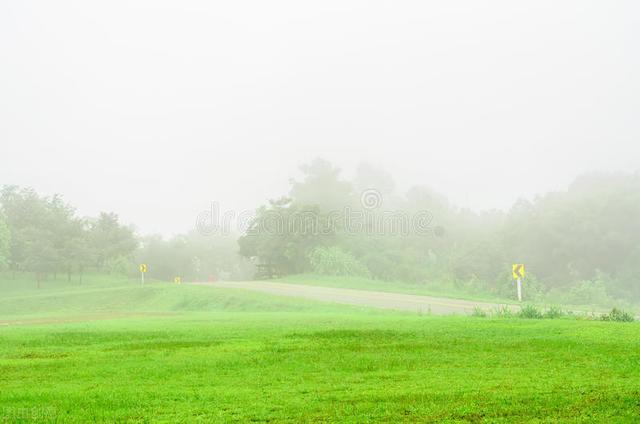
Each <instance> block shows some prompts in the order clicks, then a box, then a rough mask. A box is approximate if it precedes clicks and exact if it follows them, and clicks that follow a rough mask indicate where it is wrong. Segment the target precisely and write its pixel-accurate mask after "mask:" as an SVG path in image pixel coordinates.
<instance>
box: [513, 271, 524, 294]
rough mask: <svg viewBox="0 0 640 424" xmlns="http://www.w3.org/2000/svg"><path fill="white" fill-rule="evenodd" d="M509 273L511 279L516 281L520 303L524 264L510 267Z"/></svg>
mask: <svg viewBox="0 0 640 424" xmlns="http://www.w3.org/2000/svg"><path fill="white" fill-rule="evenodd" d="M511 273H512V274H513V279H514V280H516V283H517V285H518V302H522V279H523V278H524V264H513V265H511Z"/></svg>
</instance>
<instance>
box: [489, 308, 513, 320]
mask: <svg viewBox="0 0 640 424" xmlns="http://www.w3.org/2000/svg"><path fill="white" fill-rule="evenodd" d="M493 316H495V317H497V318H512V317H513V312H512V311H511V309H509V307H508V306H501V307H499V308H496V309H494V310H493Z"/></svg>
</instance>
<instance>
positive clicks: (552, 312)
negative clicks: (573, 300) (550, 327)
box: [544, 306, 565, 319]
mask: <svg viewBox="0 0 640 424" xmlns="http://www.w3.org/2000/svg"><path fill="white" fill-rule="evenodd" d="M564 315H565V313H564V311H563V310H562V309H560V307H558V306H551V307H549V309H547V310H546V311H545V313H544V318H548V319H557V318H561V317H562V316H564Z"/></svg>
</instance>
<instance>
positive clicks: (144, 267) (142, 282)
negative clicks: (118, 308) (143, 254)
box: [140, 264, 147, 287]
mask: <svg viewBox="0 0 640 424" xmlns="http://www.w3.org/2000/svg"><path fill="white" fill-rule="evenodd" d="M146 272H147V264H140V284H142V287H144V274H145V273H146Z"/></svg>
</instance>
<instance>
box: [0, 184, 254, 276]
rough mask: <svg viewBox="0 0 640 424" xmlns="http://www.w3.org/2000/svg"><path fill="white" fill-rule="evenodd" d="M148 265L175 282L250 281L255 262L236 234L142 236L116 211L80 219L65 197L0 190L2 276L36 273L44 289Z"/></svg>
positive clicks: (154, 272) (127, 272) (17, 189)
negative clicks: (49, 283) (49, 282)
mask: <svg viewBox="0 0 640 424" xmlns="http://www.w3.org/2000/svg"><path fill="white" fill-rule="evenodd" d="M140 263H146V264H147V265H148V275H149V277H150V278H153V279H158V280H165V281H171V280H173V278H174V277H176V276H179V277H181V278H183V279H185V280H192V281H195V280H201V281H206V280H215V279H219V278H223V279H232V278H233V279H247V278H251V277H252V275H253V272H252V269H253V268H252V265H251V263H250V262H249V261H247V260H244V259H243V258H241V257H240V256H238V254H237V244H236V239H235V238H233V237H207V236H205V235H202V234H199V233H198V232H197V231H195V230H194V231H192V232H190V233H188V234H180V235H177V236H175V237H171V238H168V239H165V238H163V237H162V236H160V235H146V236H140V235H137V234H136V233H135V230H134V228H133V227H132V226H129V225H124V224H123V223H121V222H120V220H119V218H118V216H117V215H116V214H115V213H113V212H102V213H100V214H99V215H98V216H97V217H79V216H78V215H77V213H76V210H75V209H74V208H73V207H72V206H70V205H69V204H67V203H65V202H64V201H63V199H62V197H61V196H60V195H54V196H41V195H39V194H38V193H36V192H35V191H34V190H33V189H31V188H20V187H17V186H4V187H3V188H2V190H1V191H0V271H2V270H4V271H8V272H9V274H10V275H11V276H14V277H15V275H16V274H18V273H30V274H32V275H33V276H34V279H35V281H36V284H37V286H38V287H40V285H41V282H42V281H43V280H46V279H57V278H61V277H60V276H63V277H64V278H66V279H67V280H69V281H71V280H72V278H75V280H77V281H79V282H82V278H83V275H84V274H85V273H86V272H97V273H108V274H117V275H123V276H130V277H134V276H137V275H138V274H137V272H138V271H137V270H138V264H140Z"/></svg>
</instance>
